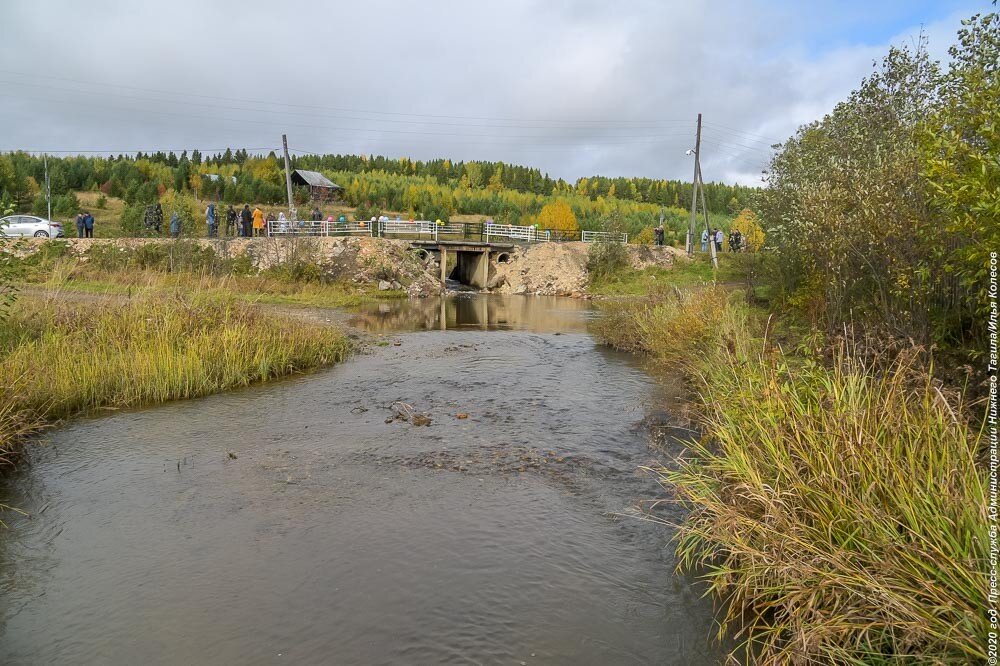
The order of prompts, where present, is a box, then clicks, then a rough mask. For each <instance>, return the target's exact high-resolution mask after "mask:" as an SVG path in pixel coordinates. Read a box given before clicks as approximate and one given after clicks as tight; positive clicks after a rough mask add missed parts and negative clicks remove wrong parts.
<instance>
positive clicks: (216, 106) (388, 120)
mask: <svg viewBox="0 0 1000 666" xmlns="http://www.w3.org/2000/svg"><path fill="white" fill-rule="evenodd" d="M0 71H2V70H0ZM0 83H3V84H7V85H13V86H25V87H30V88H41V89H44V90H54V91H58V92H66V93H72V94H74V95H81V94H82V95H90V96H95V97H99V98H102V99H103V98H104V97H106V96H108V95H111V96H113V97H118V98H120V99H130V100H136V101H140V102H149V103H156V104H174V105H178V106H198V107H204V108H209V109H219V108H222V109H225V110H227V111H248V112H251V113H267V114H275V115H277V114H280V115H282V116H288V115H294V116H304V117H306V118H327V117H329V115H328V114H327V115H317V114H316V113H304V112H301V111H288V110H284V109H281V110H274V109H255V108H251V107H245V106H233V105H232V104H229V103H227V104H225V105H223V106H220V104H208V103H205V102H190V101H176V100H171V99H161V98H155V97H145V96H141V95H123V94H121V93H115V92H107V93H106V92H98V91H94V90H80V89H78V88H66V87H62V86H50V85H45V84H40V83H26V82H23V81H10V80H6V79H0ZM24 99H31V98H24ZM263 104H264V103H261V105H263ZM334 117H336V118H338V119H343V120H360V121H362V122H373V123H395V124H408V125H440V126H445V127H480V128H499V129H523V130H531V129H537V130H552V129H559V128H558V127H555V126H537V125H536V126H531V125H497V124H490V123H478V124H470V123H449V122H440V121H435V120H398V119H392V118H365V117H363V116H334ZM567 129H576V130H598V129H600V130H662V129H666V128H664V127H660V126H654V125H646V126H641V125H633V126H627V127H600V128H598V127H593V128H590V127H572V128H567Z"/></svg>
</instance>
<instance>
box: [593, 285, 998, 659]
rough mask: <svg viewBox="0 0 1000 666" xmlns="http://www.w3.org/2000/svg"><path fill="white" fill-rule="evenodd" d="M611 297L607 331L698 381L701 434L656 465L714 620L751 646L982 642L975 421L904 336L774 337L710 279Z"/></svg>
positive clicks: (762, 655)
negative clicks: (781, 344) (866, 353)
mask: <svg viewBox="0 0 1000 666" xmlns="http://www.w3.org/2000/svg"><path fill="white" fill-rule="evenodd" d="M614 308H615V310H614V311H613V312H612V313H611V316H610V318H609V319H608V320H607V321H606V322H604V323H602V324H601V325H600V326H599V329H600V330H599V333H600V334H601V335H603V336H604V337H605V339H607V340H608V341H609V342H612V343H613V344H615V345H617V346H621V347H623V348H626V349H632V350H642V351H646V352H647V353H650V354H653V355H654V356H655V357H657V358H661V359H665V360H669V361H671V362H678V361H679V362H681V363H682V365H683V366H684V367H685V368H686V369H687V371H688V373H689V376H690V378H691V379H692V381H693V382H694V383H695V387H696V389H697V390H698V392H699V396H700V400H699V402H700V404H701V427H702V432H703V438H702V439H701V441H700V442H697V443H694V444H693V445H692V446H691V450H690V456H689V457H686V458H685V459H683V460H681V461H679V462H678V463H677V464H676V465H675V466H674V467H672V468H669V469H668V468H663V469H660V470H657V473H658V475H659V476H660V479H661V481H662V482H663V484H664V486H665V487H666V488H667V489H668V490H670V491H673V492H676V494H677V496H678V497H679V498H680V499H681V501H683V502H685V503H686V504H688V505H689V506H690V508H691V513H690V515H689V516H688V518H687V519H686V521H685V522H684V524H683V525H681V526H680V528H679V531H678V543H677V551H678V556H679V566H680V567H681V568H682V569H684V570H690V571H701V572H703V575H704V578H705V579H706V580H707V581H708V583H709V585H710V588H711V590H712V592H713V593H714V594H715V595H717V596H718V597H719V598H720V599H722V600H724V601H725V602H726V604H725V608H726V610H725V614H724V616H723V617H722V620H721V621H722V626H723V630H724V631H725V632H727V633H730V634H734V635H736V636H737V637H738V638H740V639H741V640H742V641H743V642H745V644H746V646H747V647H748V648H749V649H750V650H751V652H752V653H753V654H754V655H756V658H757V659H758V660H759V661H760V662H761V663H787V662H801V663H896V662H903V661H906V662H908V663H910V662H914V661H920V662H922V663H954V664H964V663H970V662H973V661H978V660H981V659H983V658H985V652H984V647H983V646H984V645H985V642H984V636H985V634H986V631H987V624H986V622H987V620H986V615H985V614H984V613H982V611H981V609H982V608H983V607H985V603H986V600H985V596H984V594H985V593H984V590H985V587H984V585H985V584H984V573H983V572H984V570H985V562H986V557H987V553H986V552H985V540H984V531H983V525H985V521H986V516H985V515H984V507H985V497H984V491H985V489H984V478H985V475H984V471H983V469H982V467H981V466H977V461H976V453H977V451H978V450H979V447H980V446H981V444H982V441H981V433H980V432H978V431H977V429H976V428H974V427H971V426H970V424H969V423H968V422H967V421H966V420H965V419H964V418H963V416H962V414H963V411H962V409H961V406H960V405H958V404H956V401H955V399H954V398H953V396H948V398H949V399H946V395H947V394H946V393H945V392H943V391H942V390H941V389H939V387H938V386H937V385H936V384H935V383H934V382H932V381H931V380H930V379H929V377H928V375H927V373H926V372H925V370H924V369H923V368H922V365H921V364H920V363H918V362H917V361H916V358H915V353H911V354H901V355H899V356H897V357H896V358H895V359H894V360H886V359H881V360H877V361H875V362H870V361H869V362H866V361H861V360H858V358H857V356H858V355H857V354H855V353H852V352H854V350H853V349H851V347H850V346H848V345H846V344H841V345H839V346H837V347H836V348H835V349H834V350H833V353H832V355H831V356H830V357H827V358H822V357H820V356H819V355H818V354H816V353H815V348H816V347H815V345H803V346H802V349H800V350H799V351H797V352H795V353H791V352H785V351H782V350H781V349H780V348H778V347H776V346H775V345H773V344H772V343H769V342H766V341H765V340H764V339H763V335H762V330H761V329H762V327H761V326H760V325H759V324H755V323H754V316H753V315H752V313H751V311H750V310H749V309H748V308H747V307H746V306H745V305H743V304H739V303H736V302H735V301H733V302H730V301H729V300H727V299H726V298H725V297H720V296H719V295H718V293H713V292H699V293H697V294H687V295H682V296H681V297H679V298H677V299H674V300H673V301H672V302H669V303H660V304H656V305H651V304H631V305H628V304H625V305H623V304H617V305H615V306H614ZM807 348H808V349H809V350H811V351H807V350H806V349H807Z"/></svg>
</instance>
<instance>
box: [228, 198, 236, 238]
mask: <svg viewBox="0 0 1000 666" xmlns="http://www.w3.org/2000/svg"><path fill="white" fill-rule="evenodd" d="M235 224H236V209H235V208H233V206H232V204H230V205H229V208H227V209H226V235H227V236H232V235H233V226H234V225H235Z"/></svg>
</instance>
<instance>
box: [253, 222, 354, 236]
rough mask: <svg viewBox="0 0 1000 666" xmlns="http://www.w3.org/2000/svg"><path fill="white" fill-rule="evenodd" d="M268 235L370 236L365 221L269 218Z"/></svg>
mask: <svg viewBox="0 0 1000 666" xmlns="http://www.w3.org/2000/svg"><path fill="white" fill-rule="evenodd" d="M267 235H268V236H277V237H281V236H371V235H372V228H371V225H370V224H368V223H366V222H328V221H313V220H271V221H269V222H268V223H267Z"/></svg>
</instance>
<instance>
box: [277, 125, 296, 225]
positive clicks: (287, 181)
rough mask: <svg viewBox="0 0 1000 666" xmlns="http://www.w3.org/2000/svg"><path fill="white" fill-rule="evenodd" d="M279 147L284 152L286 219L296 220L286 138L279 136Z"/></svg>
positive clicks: (290, 164)
mask: <svg viewBox="0 0 1000 666" xmlns="http://www.w3.org/2000/svg"><path fill="white" fill-rule="evenodd" d="M281 147H282V148H284V150H285V187H287V188H288V217H290V218H291V219H293V220H296V219H298V216H297V215H296V213H295V200H294V199H292V163H291V160H289V159H288V137H287V136H286V135H284V134H282V135H281Z"/></svg>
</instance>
